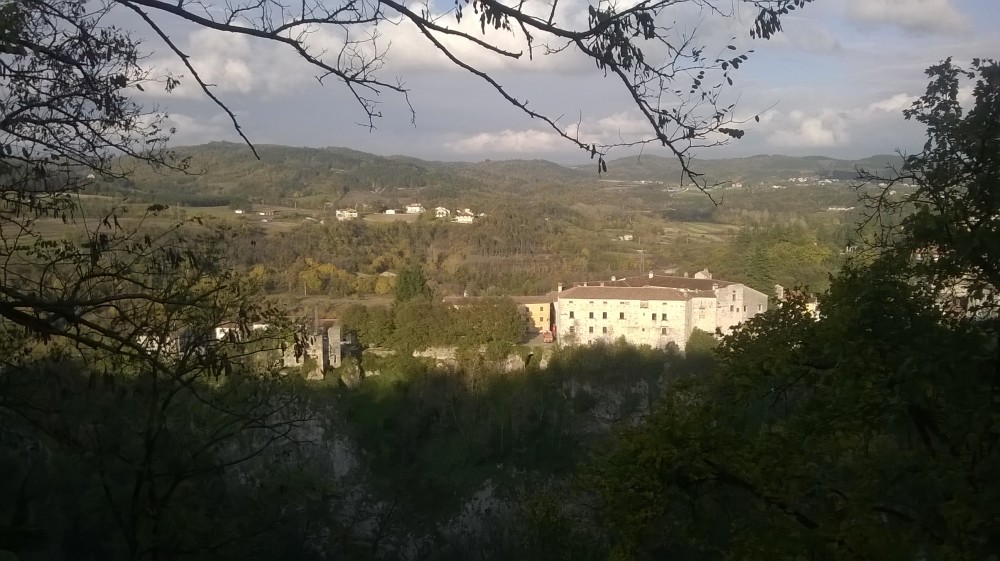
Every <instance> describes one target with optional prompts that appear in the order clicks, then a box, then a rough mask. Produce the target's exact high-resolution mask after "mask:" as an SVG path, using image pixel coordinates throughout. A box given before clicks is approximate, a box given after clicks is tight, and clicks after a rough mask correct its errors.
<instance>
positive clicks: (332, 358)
mask: <svg viewBox="0 0 1000 561" xmlns="http://www.w3.org/2000/svg"><path fill="white" fill-rule="evenodd" d="M307 359H311V360H310V361H308V362H309V363H310V364H309V365H310V369H309V371H308V372H303V374H304V375H305V377H306V378H307V379H309V380H321V379H323V375H324V373H325V372H326V371H327V370H329V369H331V368H339V367H340V364H341V360H342V353H341V336H340V324H339V323H334V324H333V325H330V326H329V327H326V328H317V329H313V330H311V331H309V332H307V333H306V334H305V335H303V336H302V337H301V338H300V340H299V341H298V342H297V343H296V344H293V345H289V346H288V347H287V348H286V349H285V352H284V354H283V356H282V363H283V365H284V366H285V367H286V368H292V367H299V368H301V367H302V366H305V365H306V364H307Z"/></svg>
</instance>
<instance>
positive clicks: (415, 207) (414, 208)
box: [406, 203, 424, 214]
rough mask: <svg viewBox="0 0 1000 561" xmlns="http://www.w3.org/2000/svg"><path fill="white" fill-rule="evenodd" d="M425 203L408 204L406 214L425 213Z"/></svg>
mask: <svg viewBox="0 0 1000 561" xmlns="http://www.w3.org/2000/svg"><path fill="white" fill-rule="evenodd" d="M423 212H424V205H422V204H420V203H413V204H408V205H406V214H423Z"/></svg>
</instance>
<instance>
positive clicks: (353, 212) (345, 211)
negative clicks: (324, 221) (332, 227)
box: [335, 208, 358, 222]
mask: <svg viewBox="0 0 1000 561" xmlns="http://www.w3.org/2000/svg"><path fill="white" fill-rule="evenodd" d="M335 214H336V216H337V220H339V221H341V222H343V221H344V220H354V219H355V218H357V217H358V211H357V209H353V208H341V209H337V211H336V212H335Z"/></svg>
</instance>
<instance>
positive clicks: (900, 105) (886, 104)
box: [868, 93, 917, 114]
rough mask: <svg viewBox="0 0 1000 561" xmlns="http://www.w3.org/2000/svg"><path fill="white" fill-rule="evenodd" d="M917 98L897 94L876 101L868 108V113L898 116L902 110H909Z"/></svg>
mask: <svg viewBox="0 0 1000 561" xmlns="http://www.w3.org/2000/svg"><path fill="white" fill-rule="evenodd" d="M916 100H917V98H916V97H914V96H912V95H909V94H906V93H898V94H896V95H894V96H892V97H888V98H886V99H883V100H880V101H876V102H874V103H872V104H870V105H869V106H868V112H869V113H875V112H884V113H895V114H899V113H900V112H902V111H903V109H907V108H909V107H910V106H911V105H913V102H914V101H916Z"/></svg>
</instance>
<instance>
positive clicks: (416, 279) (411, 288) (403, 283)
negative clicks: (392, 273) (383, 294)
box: [394, 263, 431, 304]
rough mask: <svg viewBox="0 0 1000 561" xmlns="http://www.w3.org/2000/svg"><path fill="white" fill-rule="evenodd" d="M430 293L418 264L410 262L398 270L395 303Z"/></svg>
mask: <svg viewBox="0 0 1000 561" xmlns="http://www.w3.org/2000/svg"><path fill="white" fill-rule="evenodd" d="M430 295H431V290H430V288H429V287H428V286H427V278H426V277H424V271H423V269H422V268H421V267H420V265H419V264H417V263H411V264H409V265H407V267H406V268H404V269H403V270H402V271H400V272H399V276H398V277H397V278H396V288H395V291H394V296H395V299H396V303H397V304H398V303H402V302H406V301H408V300H412V299H414V298H417V297H420V296H422V297H424V298H428V297H430Z"/></svg>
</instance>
